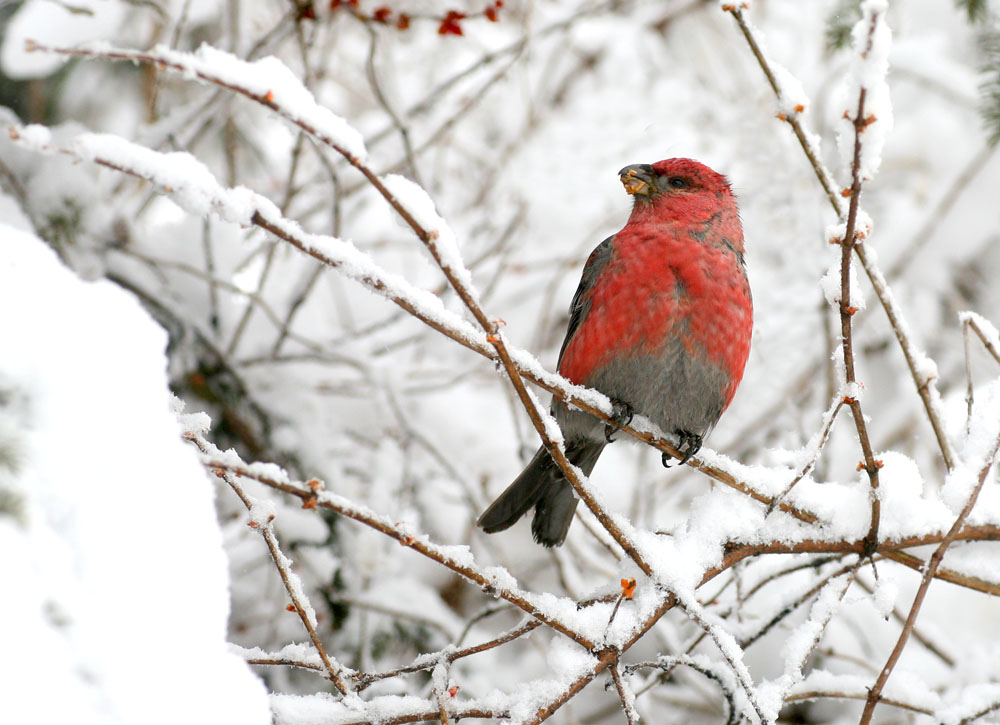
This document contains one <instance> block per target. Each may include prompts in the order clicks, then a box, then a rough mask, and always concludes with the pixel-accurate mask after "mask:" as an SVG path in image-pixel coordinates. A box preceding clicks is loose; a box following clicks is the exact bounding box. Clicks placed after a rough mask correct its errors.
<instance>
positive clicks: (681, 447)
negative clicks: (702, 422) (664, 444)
mask: <svg viewBox="0 0 1000 725" xmlns="http://www.w3.org/2000/svg"><path fill="white" fill-rule="evenodd" d="M674 434H675V435H676V436H677V437H678V438H679V439H680V443H679V444H678V446H677V450H678V452H679V453H680V454H681V462H680V465H682V466H683V465H684V464H685V463H687V462H688V461H690V460H691V458H692V457H694V455H695V454H696V453H697V452H698V451H700V450H701V436H700V435H698V434H697V433H692V432H690V431H686V430H681V429H680V428H678V429H677V430H675V431H674ZM661 462H662V463H663V467H664V468H670V454H669V453H666V452H664V453H663V457H662V458H661Z"/></svg>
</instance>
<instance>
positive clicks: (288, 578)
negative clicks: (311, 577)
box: [189, 435, 351, 695]
mask: <svg viewBox="0 0 1000 725" xmlns="http://www.w3.org/2000/svg"><path fill="white" fill-rule="evenodd" d="M189 440H191V441H192V442H193V443H194V444H195V445H196V446H197V447H198V449H199V450H200V451H201V452H202V453H203V454H208V453H209V450H210V449H209V447H208V446H207V445H206V444H205V441H204V440H203V439H201V438H199V437H197V436H193V435H192V436H189ZM214 472H215V475H216V476H218V477H219V478H221V479H222V480H224V481H225V482H226V483H227V484H229V487H230V488H232V489H233V491H234V492H235V493H236V495H237V496H239V498H240V500H241V501H242V502H243V505H244V506H246V507H247V511H249V512H250V514H251V522H250V523H251V526H252V527H253V528H255V529H256V530H257V531H258V532H259V533H260V535H261V536H262V537H263V538H264V543H265V544H267V550H268V552H270V554H271V559H273V560H274V566H275V568H277V570H278V574H279V575H280V576H281V582H282V584H284V585H285V590H286V591H287V592H288V596H289V598H290V599H291V600H292V606H293V607H294V608H295V613H296V614H298V615H299V619H300V620H302V625H303V626H304V627H305V628H306V631H307V632H308V633H309V639H311V640H312V643H313V647H315V648H316V652H317V653H319V656H320V659H322V660H323V667H324V668H326V672H327V675H328V676H329V678H330V681H331V682H333V684H334V686H335V687H336V688H337V689H338V690H339V691H340V694H341V695H347V694H348V693H349V692H350V691H351V690H350V687H349V686H348V684H347V680H346V677H347V676H349V673H348V672H347V670H346V669H345V668H344V667H343V666H342V665H341V664H340V663H339V662H337V661H336V660H335V659H333V658H331V657H330V656H329V655H327V653H326V649H325V648H324V647H323V642H322V641H321V640H320V638H319V635H318V634H317V633H316V627H315V623H314V621H313V619H314V617H315V615H314V614H313V609H312V606H311V605H310V604H309V601H308V599H306V595H305V592H304V591H302V587H301V583H300V582H299V581H298V577H295V575H294V574H292V572H291V571H290V568H289V567H290V562H289V561H288V559H287V558H286V557H285V555H284V554H282V553H281V549H280V548H279V547H278V540H277V538H276V537H275V535H274V529H273V527H272V526H271V522H272V520H273V518H274V517H273V516H270V517H268V519H267V520H266V521H256V520H254V519H253V515H254V507H255V505H256V502H255V501H254V500H253V499H252V498H250V497H249V496H248V495H247V494H246V493H245V492H244V491H243V487H242V486H240V484H239V482H238V481H237V480H236V477H235V476H234V475H233V474H232V473H231V472H229V471H226V470H224V469H221V468H216V469H215V470H214Z"/></svg>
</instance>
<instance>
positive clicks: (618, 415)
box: [604, 400, 635, 443]
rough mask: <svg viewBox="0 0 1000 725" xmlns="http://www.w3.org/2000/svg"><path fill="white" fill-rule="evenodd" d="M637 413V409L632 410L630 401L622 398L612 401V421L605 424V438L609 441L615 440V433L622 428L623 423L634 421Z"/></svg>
mask: <svg viewBox="0 0 1000 725" xmlns="http://www.w3.org/2000/svg"><path fill="white" fill-rule="evenodd" d="M634 415H635V411H634V410H632V406H631V405H629V404H628V403H623V402H622V401H620V400H612V401H611V421H612V422H610V423H606V424H605V425H604V440H606V441H607V442H608V443H613V442H614V440H615V439H614V435H615V433H617V432H618V431H620V430H621V429H622V426H623V425H628V424H629V423H631V422H632V417H633V416H634Z"/></svg>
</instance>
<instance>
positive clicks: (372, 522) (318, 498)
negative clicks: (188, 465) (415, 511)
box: [205, 460, 596, 650]
mask: <svg viewBox="0 0 1000 725" xmlns="http://www.w3.org/2000/svg"><path fill="white" fill-rule="evenodd" d="M205 465H206V467H207V468H209V469H211V470H215V469H218V470H220V471H226V472H228V473H233V474H236V475H237V476H241V477H244V478H250V479H252V480H254V481H257V482H259V483H263V484H264V485H265V486H270V487H271V488H275V489H277V490H279V491H283V492H285V493H288V494H291V495H293V496H296V497H298V498H299V499H301V500H302V502H303V505H304V506H306V507H309V508H312V507H319V508H325V509H328V510H330V511H334V512H336V513H338V514H340V515H341V516H346V517H347V518H350V519H353V520H354V521H357V522H358V523H361V524H364V525H365V526H368V527H369V528H372V529H375V530H376V531H378V532H380V533H382V534H385V535H386V536H388V537H390V538H392V539H394V540H396V541H397V542H399V544H400V545H402V546H405V547H407V548H410V549H413V550H414V551H416V552H417V553H420V554H422V555H424V556H426V557H427V558H428V559H431V560H433V561H436V562H437V563H438V564H441V565H442V566H445V567H446V568H448V569H451V570H452V571H454V572H455V573H456V574H459V575H460V576H462V577H464V578H466V579H468V580H469V581H471V582H473V583H474V584H477V585H478V586H480V587H481V588H482V589H483V590H484V591H487V592H489V593H491V594H494V595H495V596H498V597H500V598H501V599H504V600H505V601H507V602H510V603H511V604H513V605H514V606H515V607H517V608H518V609H520V610H522V611H523V612H525V613H526V614H529V615H530V616H532V617H533V618H535V619H537V620H539V622H541V623H542V624H545V625H547V626H549V627H551V628H552V629H554V630H555V631H557V632H559V633H561V634H564V635H565V636H567V637H569V638H570V639H572V640H573V641H574V642H576V643H577V644H579V645H580V646H582V647H584V648H585V649H588V650H593V649H594V648H595V647H596V645H595V644H594V643H593V642H591V641H590V640H589V639H587V638H586V637H584V636H583V635H581V634H579V633H578V632H575V631H573V630H572V629H570V628H568V627H567V626H566V625H565V624H563V623H562V622H560V621H559V620H557V619H554V618H552V617H549V616H548V615H546V614H544V613H543V612H539V611H538V610H537V609H536V608H535V606H534V605H533V604H532V603H531V602H530V601H528V599H527V598H526V593H525V592H522V591H521V590H520V589H516V588H511V587H505V586H501V585H498V584H497V582H496V580H495V579H494V578H493V577H491V576H490V575H488V574H487V573H485V572H484V571H482V570H481V569H479V567H477V566H476V565H475V564H472V563H464V562H463V561H459V560H457V559H456V558H454V557H453V556H451V554H450V552H449V551H448V547H441V546H438V545H436V544H433V543H430V542H429V541H424V540H422V539H421V538H417V537H415V536H413V535H412V534H410V533H409V532H407V531H405V530H404V529H403V528H402V527H401V526H399V525H396V524H391V523H389V522H388V521H387V520H385V519H384V518H383V517H380V516H378V515H377V514H376V513H375V512H374V511H370V510H369V509H367V508H365V507H363V506H355V505H353V504H351V503H350V502H348V501H347V500H346V499H343V498H341V497H339V496H335V495H333V494H331V493H329V492H327V491H324V490H322V487H321V486H320V485H318V482H316V484H317V486H316V490H313V488H311V487H310V486H308V485H306V484H301V483H297V482H293V481H283V480H278V479H275V478H272V477H270V476H268V475H263V474H261V473H258V472H257V471H254V470H251V469H249V468H247V467H245V466H242V465H233V464H232V463H230V462H224V461H216V460H210V461H208V462H206V464H205ZM463 558H464V557H463Z"/></svg>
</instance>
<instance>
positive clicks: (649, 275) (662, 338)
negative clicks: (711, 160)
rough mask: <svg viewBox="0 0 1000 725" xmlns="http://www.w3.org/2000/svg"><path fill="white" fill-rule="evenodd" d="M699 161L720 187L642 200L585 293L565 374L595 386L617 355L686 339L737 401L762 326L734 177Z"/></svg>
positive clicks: (567, 350)
mask: <svg viewBox="0 0 1000 725" xmlns="http://www.w3.org/2000/svg"><path fill="white" fill-rule="evenodd" d="M672 161H685V162H687V161H688V160H686V159H683V160H672ZM661 163H665V162H661ZM688 163H691V164H696V163H697V162H688ZM697 166H698V167H700V168H701V169H705V171H707V172H709V173H711V174H713V175H714V176H716V177H718V178H719V179H721V180H722V183H721V185H719V186H718V187H717V188H706V189H705V191H704V193H699V194H690V195H687V196H681V195H677V196H674V197H671V198H667V199H664V200H662V203H657V202H654V203H651V204H642V205H640V204H637V205H636V208H635V209H634V211H633V213H632V216H631V217H630V219H629V222H628V223H627V224H626V225H625V227H624V228H623V229H622V230H621V231H620V232H618V234H616V235H615V237H614V239H613V241H612V244H611V247H612V250H611V253H610V256H609V257H608V258H607V261H606V262H604V264H603V266H602V267H601V269H600V270H599V271H598V272H597V273H596V274H594V275H593V279H592V280H590V281H589V288H587V289H584V290H581V294H582V296H581V300H580V301H581V303H583V304H584V305H586V313H585V314H584V315H583V317H582V319H581V320H580V322H579V324H578V325H577V327H576V329H575V330H573V331H572V336H571V338H570V339H569V340H567V342H566V346H565V349H564V351H563V355H562V359H561V362H560V366H559V372H560V373H561V374H562V375H563V376H565V377H567V378H569V379H570V380H572V381H574V382H576V383H581V384H587V383H588V379H589V378H591V377H592V375H593V374H594V372H595V371H597V370H599V369H600V368H602V367H603V366H604V365H607V364H608V363H609V362H611V361H613V360H615V359H616V358H617V359H622V358H627V357H630V356H634V355H640V354H652V355H655V354H656V353H657V351H658V350H659V349H661V348H663V347H664V345H665V344H666V343H667V342H668V341H671V340H674V339H676V338H680V339H681V340H682V341H683V344H684V347H685V349H686V350H687V352H688V354H689V355H690V356H691V359H692V360H695V361H697V360H705V361H707V362H710V363H712V364H714V365H716V366H719V367H721V368H723V369H724V370H725V371H727V372H728V375H727V377H728V380H727V381H726V388H725V390H723V391H719V392H720V393H721V395H722V397H723V399H724V400H725V404H726V405H728V404H729V402H730V400H732V397H733V395H734V394H735V392H736V387H737V386H738V385H739V382H740V379H741V378H742V376H743V369H744V366H745V364H746V360H747V357H748V355H749V350H750V336H751V330H752V326H753V311H752V303H751V298H750V288H749V285H748V283H747V278H746V272H745V268H744V265H743V232H742V228H741V225H740V221H739V215H738V212H737V209H736V203H735V201H734V199H733V197H732V194H731V193H730V191H729V187H728V184H725V181H724V179H723V177H721V176H719V175H718V174H715V172H712V171H711V170H709V169H707V167H703V166H701V165H700V164H697ZM710 181H714V179H710ZM706 186H708V185H707V184H706ZM584 274H585V280H586V274H587V273H586V272H585V273H584Z"/></svg>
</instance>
